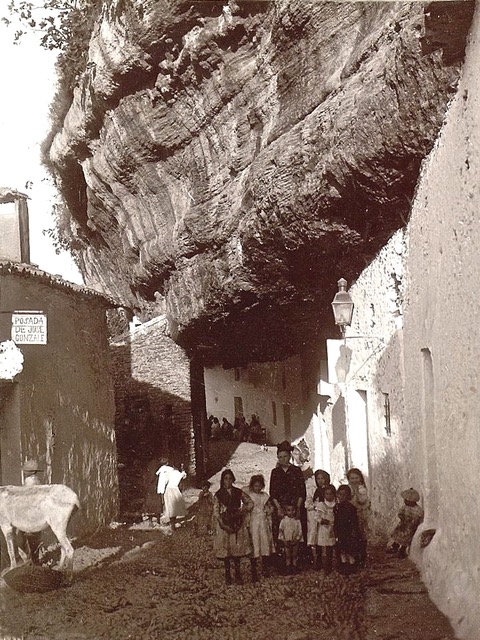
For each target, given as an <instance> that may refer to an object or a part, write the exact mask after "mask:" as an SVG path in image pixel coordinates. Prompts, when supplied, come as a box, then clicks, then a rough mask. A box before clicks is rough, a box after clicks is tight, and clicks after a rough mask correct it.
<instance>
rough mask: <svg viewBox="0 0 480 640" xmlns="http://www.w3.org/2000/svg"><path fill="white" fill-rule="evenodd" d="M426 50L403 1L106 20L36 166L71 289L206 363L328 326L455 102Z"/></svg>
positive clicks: (454, 68) (414, 14) (165, 10)
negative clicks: (95, 297)
mask: <svg viewBox="0 0 480 640" xmlns="http://www.w3.org/2000/svg"><path fill="white" fill-rule="evenodd" d="M448 4H452V6H453V5H454V4H455V5H456V4H458V3H448ZM461 4H463V5H465V6H467V5H470V3H461ZM464 14H465V11H463V13H462V16H463V18H462V19H463V20H464V21H465V17H464ZM467 28H468V21H467ZM460 31H461V34H460V40H461V39H462V37H463V38H465V35H466V29H465V27H462V29H460ZM456 37H457V39H458V34H457V36H456ZM425 42H426V40H425V5H423V4H422V3H417V2H415V3H390V2H386V3H371V4H369V3H363V2H361V3H329V2H320V1H317V0H288V1H287V0H275V1H274V0H271V1H270V2H268V1H256V2H250V1H244V0H242V1H240V0H239V1H238V2H232V1H231V2H228V3H227V2H225V3H221V2H212V1H205V2H203V1H201V2H198V1H193V0H192V1H191V2H182V1H180V0H177V1H174V0H170V1H167V0H163V1H161V0H160V1H153V0H143V1H140V0H135V1H134V0H125V1H122V0H118V1H116V2H109V3H107V5H105V8H104V10H103V12H102V15H101V17H100V19H99V21H98V23H97V26H96V28H95V30H94V32H93V34H92V40H91V43H90V50H89V63H88V65H87V69H86V70H85V73H84V74H83V75H82V76H81V77H80V78H79V79H78V86H77V88H76V89H75V91H74V96H73V100H72V103H71V106H70V109H69V111H68V113H67V115H66V117H65V118H64V121H63V128H62V129H61V131H59V132H58V133H57V135H56V136H55V138H54V139H53V142H52V144H51V147H50V151H49V154H50V162H51V164H52V166H53V168H54V171H55V173H56V175H57V177H58V183H59V185H60V188H61V190H62V193H63V195H64V197H65V200H66V202H67V204H68V207H69V210H70V212H71V221H70V224H69V229H70V232H69V233H70V237H69V240H70V242H74V243H75V246H76V247H77V248H78V252H79V257H80V259H81V262H82V264H83V272H84V275H85V278H86V282H87V284H89V285H90V286H94V287H97V288H100V289H101V290H102V291H104V292H107V293H109V294H110V295H114V296H115V297H117V298H118V299H121V300H122V301H123V302H124V303H125V305H127V306H131V307H134V308H137V309H139V310H143V312H144V313H145V314H148V313H152V312H155V305H156V302H155V301H156V300H157V301H158V300H159V299H162V304H163V305H164V306H165V308H166V311H167V314H168V316H169V317H170V319H171V320H172V325H174V326H175V327H176V330H177V333H176V339H177V340H178V341H179V342H180V343H182V344H184V345H186V346H187V347H194V346H198V345H199V344H201V345H202V346H203V347H204V350H203V353H205V354H208V357H207V360H209V361H211V362H214V361H217V362H218V361H222V360H223V361H224V362H226V363H228V362H229V363H232V364H233V363H241V362H244V361H246V360H262V359H274V358H280V357H282V356H284V355H287V354H288V353H291V352H292V351H294V350H296V349H298V348H299V345H301V344H302V343H305V342H307V341H308V340H309V339H310V337H311V336H312V334H314V333H315V332H318V331H320V330H322V329H325V327H327V328H328V327H329V324H330V319H329V314H330V308H329V307H330V304H329V303H330V301H331V299H332V297H333V294H334V292H335V290H336V281H337V279H338V278H339V277H341V276H343V277H346V278H347V279H349V280H351V279H352V278H354V277H355V276H356V275H357V274H358V273H359V272H360V271H361V269H362V268H363V267H364V266H365V264H367V263H368V262H369V261H370V260H371V258H372V257H373V256H374V255H375V253H376V252H377V251H378V249H379V248H380V247H381V246H382V245H383V244H384V242H385V240H386V239H387V238H388V237H389V236H390V235H391V234H392V232H393V231H394V230H395V229H397V228H399V227H400V226H402V225H403V224H404V223H405V221H406V219H407V217H408V213H409V208H410V199H411V197H412V194H413V191H414V188H415V184H416V180H417V177H418V173H419V168H420V163H421V160H422V159H423V158H424V156H425V155H426V153H427V152H428V151H429V150H430V148H431V146H432V144H433V142H434V140H435V137H436V135H437V133H438V130H439V127H440V125H441V123H442V118H443V115H444V112H445V108H446V105H447V102H448V99H449V97H450V95H451V94H452V92H453V91H454V90H455V86H456V81H457V77H458V70H459V64H460V62H459V58H460V57H461V55H457V54H458V52H457V54H455V53H454V55H451V56H450V57H449V59H448V60H446V59H445V57H444V56H443V55H442V50H441V49H438V47H437V46H435V43H433V46H430V47H428V46H427V47H425ZM438 46H440V45H438ZM462 47H463V44H462V46H460V49H462ZM436 49H437V50H436ZM157 310H158V309H157ZM139 312H140V311H139Z"/></svg>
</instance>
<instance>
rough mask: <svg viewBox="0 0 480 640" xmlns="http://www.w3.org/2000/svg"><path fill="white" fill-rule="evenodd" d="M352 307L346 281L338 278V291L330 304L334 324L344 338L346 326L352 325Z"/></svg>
mask: <svg viewBox="0 0 480 640" xmlns="http://www.w3.org/2000/svg"><path fill="white" fill-rule="evenodd" d="M353 307H354V304H353V301H352V298H351V297H350V294H349V293H348V291H347V281H346V280H345V278H340V280H339V281H338V291H337V293H336V294H335V298H334V299H333V302H332V309H333V315H334V318H335V324H336V325H338V326H339V327H340V331H341V332H342V336H343V337H344V338H345V331H346V328H347V326H350V325H351V324H352V317H353Z"/></svg>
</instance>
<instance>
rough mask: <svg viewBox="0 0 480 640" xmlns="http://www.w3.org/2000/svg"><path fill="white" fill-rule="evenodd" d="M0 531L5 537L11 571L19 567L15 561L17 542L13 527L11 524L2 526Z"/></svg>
mask: <svg viewBox="0 0 480 640" xmlns="http://www.w3.org/2000/svg"><path fill="white" fill-rule="evenodd" d="M0 529H1V530H2V532H3V535H4V536H5V542H6V543H7V551H8V557H9V558H10V569H14V568H15V567H16V566H17V561H16V559H15V542H14V538H13V527H12V525H11V524H2V525H1V526H0Z"/></svg>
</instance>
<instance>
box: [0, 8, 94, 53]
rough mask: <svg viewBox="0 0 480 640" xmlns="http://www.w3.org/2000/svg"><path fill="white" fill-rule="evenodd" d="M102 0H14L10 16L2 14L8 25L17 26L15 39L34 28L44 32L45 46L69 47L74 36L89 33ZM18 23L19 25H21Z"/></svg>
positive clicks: (61, 49)
mask: <svg viewBox="0 0 480 640" xmlns="http://www.w3.org/2000/svg"><path fill="white" fill-rule="evenodd" d="M100 2H101V0H39V2H36V3H34V2H30V1H29V0H10V3H9V4H8V11H9V14H10V18H6V17H2V18H1V19H2V21H3V22H4V23H5V24H6V25H8V26H12V25H13V26H14V27H15V28H16V31H15V35H14V41H15V42H20V40H21V38H22V36H23V35H25V34H26V33H28V32H31V31H34V32H37V33H39V35H40V44H41V46H42V47H44V48H45V49H58V50H60V51H63V52H65V51H67V50H68V48H69V47H71V44H72V40H75V39H76V38H78V37H79V36H81V37H83V38H84V37H85V36H86V33H87V31H88V29H89V28H91V25H92V20H91V18H92V15H93V14H94V13H95V12H94V9H95V7H98V6H99V5H100ZM17 25H18V26H17Z"/></svg>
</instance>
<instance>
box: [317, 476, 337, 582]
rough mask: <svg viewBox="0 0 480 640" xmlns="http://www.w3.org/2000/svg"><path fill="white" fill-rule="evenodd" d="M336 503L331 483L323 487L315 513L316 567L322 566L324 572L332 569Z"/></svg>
mask: <svg viewBox="0 0 480 640" xmlns="http://www.w3.org/2000/svg"><path fill="white" fill-rule="evenodd" d="M336 503H337V490H336V489H335V487H334V486H333V484H329V485H327V486H326V487H325V488H324V491H323V500H322V501H321V502H319V503H318V506H317V509H316V512H315V515H316V517H317V521H318V528H317V537H316V540H315V548H316V558H317V565H316V566H317V568H320V567H322V564H323V570H324V571H325V573H330V572H331V571H332V560H333V547H334V546H335V533H334V530H333V523H334V520H335V516H334V512H333V510H334V507H335V505H336Z"/></svg>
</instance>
